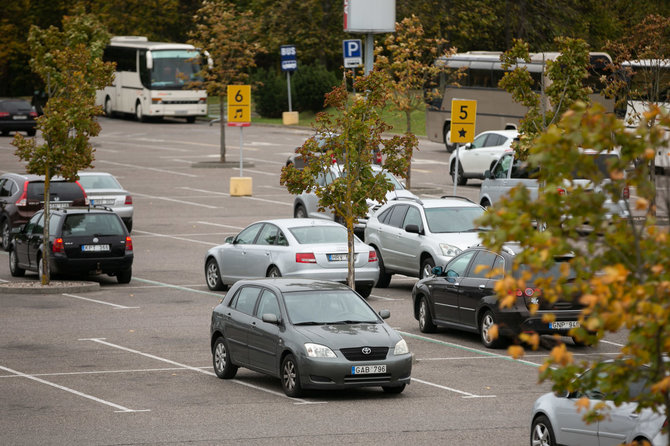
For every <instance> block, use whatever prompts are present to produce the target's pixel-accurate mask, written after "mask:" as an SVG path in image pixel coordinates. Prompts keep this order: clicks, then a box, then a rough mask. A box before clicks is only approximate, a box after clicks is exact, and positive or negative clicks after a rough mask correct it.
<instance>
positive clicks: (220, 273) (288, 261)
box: [205, 218, 379, 297]
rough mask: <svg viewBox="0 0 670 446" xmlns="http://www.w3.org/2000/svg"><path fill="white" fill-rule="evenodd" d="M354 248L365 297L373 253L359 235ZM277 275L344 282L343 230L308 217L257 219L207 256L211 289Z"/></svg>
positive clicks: (372, 275)
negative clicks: (243, 280)
mask: <svg viewBox="0 0 670 446" xmlns="http://www.w3.org/2000/svg"><path fill="white" fill-rule="evenodd" d="M354 251H355V256H354V262H355V279H356V291H358V293H359V294H360V295H361V296H363V297H368V296H369V295H370V292H371V291H372V288H373V286H374V285H375V283H376V282H377V278H378V277H379V264H378V261H377V254H376V252H375V250H374V249H373V248H372V247H370V246H368V245H366V244H365V243H363V242H362V241H360V240H359V239H356V240H355V243H354ZM281 276H283V277H293V278H298V279H316V280H330V281H334V282H340V283H346V281H347V230H346V228H345V227H344V226H342V225H340V224H338V223H335V222H331V221H325V220H318V219H311V218H309V219H293V218H292V219H278V220H266V221H259V222H256V223H253V224H251V225H250V226H248V227H246V228H245V229H243V230H242V232H240V233H239V234H237V235H236V236H234V237H233V236H231V237H228V238H227V239H226V242H225V243H224V244H223V245H219V246H215V247H214V248H211V249H210V250H209V251H207V255H206V256H205V280H206V283H207V286H208V287H209V289H210V290H225V289H227V288H228V286H229V285H232V284H233V283H235V282H237V281H238V280H241V279H251V278H260V277H281Z"/></svg>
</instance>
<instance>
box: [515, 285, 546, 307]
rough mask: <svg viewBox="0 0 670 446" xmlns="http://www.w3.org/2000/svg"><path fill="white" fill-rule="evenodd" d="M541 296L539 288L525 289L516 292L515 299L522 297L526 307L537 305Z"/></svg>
mask: <svg viewBox="0 0 670 446" xmlns="http://www.w3.org/2000/svg"><path fill="white" fill-rule="evenodd" d="M540 296H542V290H541V289H539V288H531V287H528V288H525V289H523V290H520V289H518V290H516V297H523V299H524V301H525V303H526V305H530V304H535V305H537V304H538V303H539V301H538V298H539V297H540Z"/></svg>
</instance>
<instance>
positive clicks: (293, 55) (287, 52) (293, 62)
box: [279, 45, 298, 125]
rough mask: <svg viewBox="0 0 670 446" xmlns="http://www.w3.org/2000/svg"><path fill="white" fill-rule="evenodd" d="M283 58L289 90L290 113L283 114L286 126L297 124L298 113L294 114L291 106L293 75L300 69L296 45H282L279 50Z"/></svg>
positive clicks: (282, 67)
mask: <svg viewBox="0 0 670 446" xmlns="http://www.w3.org/2000/svg"><path fill="white" fill-rule="evenodd" d="M279 55H280V56H281V70H282V71H283V72H285V73H286V86H287V88H288V113H286V112H284V113H283V114H282V118H283V122H284V124H285V125H286V124H297V123H298V113H297V112H296V113H293V108H292V106H291V73H292V72H293V71H295V70H297V69H298V59H297V51H296V49H295V45H282V46H281V47H280V49H279Z"/></svg>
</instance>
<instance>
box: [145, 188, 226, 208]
mask: <svg viewBox="0 0 670 446" xmlns="http://www.w3.org/2000/svg"><path fill="white" fill-rule="evenodd" d="M133 195H134V196H136V197H146V198H153V199H155V200H164V201H172V202H175V203H180V204H187V205H189V206H198V207H201V208H207V209H218V208H217V207H216V206H210V205H209V204H200V203H195V202H193V201H185V200H177V199H175V198H168V197H159V196H157V195H147V194H140V193H137V192H133Z"/></svg>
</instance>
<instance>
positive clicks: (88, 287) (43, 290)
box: [0, 280, 100, 294]
mask: <svg viewBox="0 0 670 446" xmlns="http://www.w3.org/2000/svg"><path fill="white" fill-rule="evenodd" d="M99 289H100V284H99V283H98V282H71V281H60V280H52V281H51V282H50V283H49V285H45V286H43V285H42V284H41V283H40V282H39V281H30V282H28V281H16V282H7V283H0V294H62V293H81V292H85V291H98V290H99Z"/></svg>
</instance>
